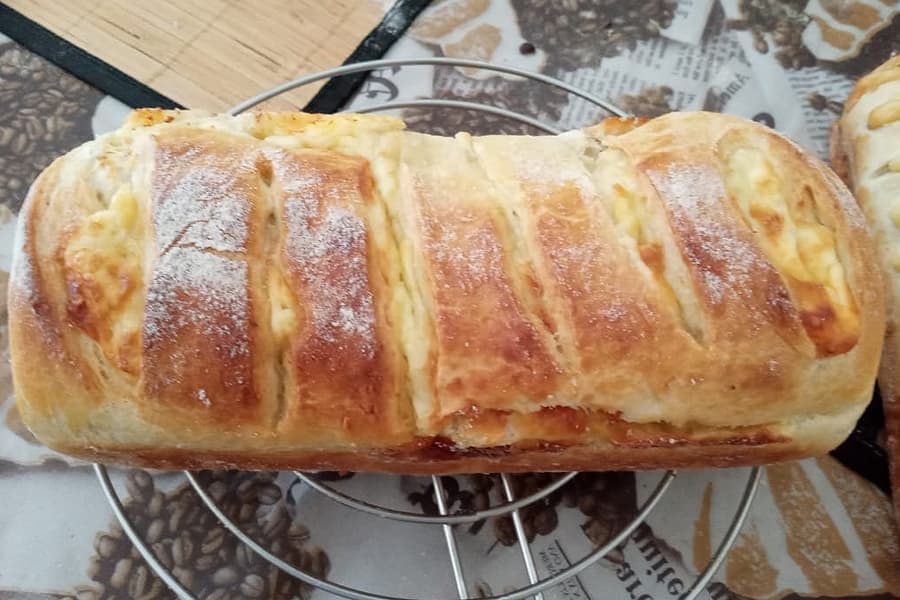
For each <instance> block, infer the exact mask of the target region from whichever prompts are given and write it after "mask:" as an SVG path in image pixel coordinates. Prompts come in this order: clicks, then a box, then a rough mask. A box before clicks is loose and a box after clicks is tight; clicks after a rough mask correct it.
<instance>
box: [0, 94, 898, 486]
mask: <svg viewBox="0 0 900 600" xmlns="http://www.w3.org/2000/svg"><path fill="white" fill-rule="evenodd" d="M873 256H874V253H873V248H872V245H871V242H870V240H869V238H868V237H867V234H866V231H865V228H864V224H863V219H862V217H861V215H860V214H859V211H858V209H857V207H856V205H855V202H854V201H853V198H852V197H851V196H850V195H849V193H848V192H847V190H846V188H844V187H843V185H842V184H841V183H840V182H839V181H838V180H837V178H836V177H835V176H834V175H833V174H832V173H831V172H830V171H828V169H827V168H826V167H824V166H823V165H822V164H821V163H820V162H818V161H817V160H815V159H814V158H812V157H810V156H809V155H807V154H806V153H805V152H803V151H802V150H800V149H799V148H798V147H796V146H795V145H794V144H792V143H791V142H789V141H788V140H786V139H784V138H783V137H781V136H779V135H777V134H776V133H774V132H772V131H770V130H768V129H765V128H763V127H762V126H759V125H757V124H755V123H752V122H749V121H745V120H742V119H738V118H735V117H729V116H724V115H718V114H712V113H681V114H678V113H676V114H671V115H667V116H663V117H659V118H657V119H653V120H651V121H648V122H641V121H637V120H624V121H623V120H611V121H607V122H604V123H601V124H600V125H598V126H595V127H591V128H587V129H584V130H578V131H572V132H568V133H566V134H563V135H560V136H555V137H527V136H485V137H473V136H470V135H468V134H459V135H457V136H456V137H454V138H444V137H437V136H429V135H423V134H418V133H412V132H407V131H405V130H404V127H403V123H402V122H401V121H399V120H397V119H393V118H387V117H375V116H364V115H335V116H324V115H307V114H302V113H257V114H244V115H240V116H237V117H233V116H223V115H210V114H206V113H202V112H199V111H162V110H139V111H136V112H135V113H133V114H132V115H131V117H130V118H129V119H128V121H127V122H126V123H125V125H124V126H123V127H122V128H121V129H120V130H118V131H116V132H114V133H111V134H108V135H106V136H102V137H100V138H98V139H97V140H95V141H93V142H89V143H87V144H85V145H83V146H81V147H80V148H77V149H75V150H73V151H72V152H70V153H69V154H67V155H66V156H64V157H62V158H60V159H58V160H57V161H56V162H54V163H53V164H52V165H51V166H50V167H49V168H48V169H47V170H46V171H45V172H44V173H43V174H42V175H41V176H40V177H39V178H38V180H37V181H36V182H35V183H34V185H33V186H32V189H31V191H30V194H29V197H28V199H27V201H26V204H25V207H24V208H23V211H22V213H21V215H20V231H19V234H18V248H17V254H16V257H15V259H14V267H13V276H12V278H11V284H10V292H9V300H10V329H11V332H10V333H11V346H12V358H13V372H14V378H15V384H16V392H17V401H18V403H19V406H20V410H21V412H22V415H23V419H24V420H25V422H26V423H27V424H28V425H29V427H30V428H31V429H32V430H33V431H34V433H35V435H36V436H37V437H38V438H39V439H40V440H42V441H43V442H44V443H46V444H48V445H49V446H51V447H53V448H56V449H58V450H60V451H62V452H66V453H70V454H73V455H77V456H82V457H86V458H89V459H93V460H108V461H113V462H120V463H128V464H139V465H146V466H153V467H160V468H200V467H212V466H216V467H223V466H227V467H235V468H244V469H255V468H259V469H275V468H293V469H307V470H308V469H337V470H357V471H359V470H370V471H390V472H403V473H440V472H485V471H490V472H497V471H524V470H543V471H548V470H575V469H578V470H606V469H643V468H673V467H685V466H727V465H745V464H759V463H765V462H772V461H778V460H785V459H792V458H799V457H805V456H811V455H816V454H821V453H824V452H827V451H828V450H830V449H831V448H833V447H834V446H835V445H837V444H838V443H840V442H841V441H842V440H843V439H844V437H845V436H846V435H847V434H848V433H849V431H850V429H851V428H852V426H853V424H854V423H855V421H856V419H857V418H858V416H859V414H860V413H861V412H862V410H863V408H864V407H865V405H866V404H867V403H868V400H869V398H870V396H871V393H872V387H873V384H874V377H875V371H876V368H877V363H878V356H879V353H880V351H881V338H882V335H883V332H884V300H883V291H882V282H881V279H880V276H879V273H878V270H877V268H876V266H875V265H874V262H873Z"/></svg>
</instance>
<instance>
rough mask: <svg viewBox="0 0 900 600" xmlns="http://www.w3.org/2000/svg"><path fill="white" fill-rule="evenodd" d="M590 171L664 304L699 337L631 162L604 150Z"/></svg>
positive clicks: (698, 328) (620, 153) (621, 154)
mask: <svg viewBox="0 0 900 600" xmlns="http://www.w3.org/2000/svg"><path fill="white" fill-rule="evenodd" d="M592 171H593V178H594V183H595V185H596V186H597V191H598V192H599V196H600V198H601V201H602V202H603V204H604V205H605V207H606V210H607V212H608V213H609V215H610V217H611V218H612V220H613V222H614V223H615V225H616V228H617V229H618V230H619V232H620V233H621V234H622V237H623V238H624V239H625V240H631V242H633V243H634V248H635V250H636V251H637V256H638V257H639V258H640V260H641V262H642V263H643V264H644V265H645V266H646V267H647V269H648V270H649V271H650V273H651V275H652V276H653V281H654V282H655V284H656V286H657V289H658V290H659V292H660V295H661V296H662V299H663V301H664V302H665V303H666V304H668V305H669V306H670V307H671V308H672V310H673V312H675V313H676V314H678V315H679V318H680V319H681V320H682V322H683V323H684V325H685V328H686V329H687V330H688V331H689V332H690V333H691V335H693V336H695V337H697V336H699V335H700V331H701V330H702V327H701V325H700V324H699V323H697V322H695V319H692V318H691V316H690V313H689V311H688V308H687V307H686V306H684V305H683V303H682V299H680V298H679V297H678V295H677V294H676V293H675V290H674V289H673V288H672V285H671V283H670V281H669V278H668V277H667V275H666V255H665V249H664V247H663V243H662V240H660V239H659V236H658V235H657V233H656V232H655V231H654V229H653V227H651V226H650V224H649V221H650V214H649V208H648V206H647V202H648V199H647V196H646V194H645V193H644V192H643V191H642V190H641V188H640V185H639V182H638V175H637V172H636V170H635V168H634V166H633V164H632V161H631V159H630V158H629V157H628V155H627V154H625V152H623V151H621V150H619V149H617V148H607V149H605V150H603V151H602V152H600V153H599V154H598V155H597V156H596V157H595V160H594V162H593V165H592ZM626 243H628V242H626Z"/></svg>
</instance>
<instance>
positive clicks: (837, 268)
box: [725, 147, 859, 356]
mask: <svg viewBox="0 0 900 600" xmlns="http://www.w3.org/2000/svg"><path fill="white" fill-rule="evenodd" d="M725 184H726V188H727V189H728V193H729V195H730V196H731V197H732V198H733V199H734V201H735V202H736V203H737V205H738V207H739V208H740V210H741V211H742V213H743V214H744V217H745V219H746V220H747V222H748V224H749V226H750V228H751V229H752V230H753V231H754V233H755V234H756V237H757V239H758V240H759V242H760V244H761V245H762V248H763V250H764V252H765V253H766V256H767V257H768V259H769V260H770V261H771V262H772V264H773V265H775V267H776V268H777V269H778V270H779V271H780V272H781V273H782V276H783V277H784V278H785V279H786V282H787V284H788V288H789V289H790V291H791V294H792V296H793V297H794V302H795V303H796V304H797V306H798V308H799V310H800V316H801V319H802V320H803V323H804V326H805V327H806V330H807V334H808V335H809V336H810V339H811V340H812V341H813V343H814V344H815V345H816V348H817V351H818V353H819V354H820V355H825V356H827V355H833V354H840V353H843V352H846V351H847V350H849V349H850V348H852V347H853V346H854V345H855V344H856V341H857V338H858V336H859V314H858V310H857V307H856V303H855V300H854V298H853V296H852V294H851V293H850V288H849V286H848V285H847V280H846V274H845V272H844V267H843V265H842V264H841V261H840V258H839V256H838V250H837V241H836V240H835V236H834V232H833V231H832V230H831V229H830V228H829V227H827V226H826V225H824V224H823V223H821V222H820V221H819V219H818V218H817V216H816V207H815V198H814V197H813V195H812V192H811V191H810V190H809V189H808V188H803V189H802V190H800V191H799V192H793V193H790V192H788V191H786V190H785V186H784V185H783V183H782V181H781V179H780V178H779V176H778V173H777V172H776V170H775V168H774V167H773V165H772V164H771V163H770V162H769V159H768V158H767V157H766V154H765V153H764V152H762V151H761V150H759V149H757V148H748V147H741V148H737V149H735V150H734V151H732V152H731V153H730V154H728V156H727V159H726V181H725Z"/></svg>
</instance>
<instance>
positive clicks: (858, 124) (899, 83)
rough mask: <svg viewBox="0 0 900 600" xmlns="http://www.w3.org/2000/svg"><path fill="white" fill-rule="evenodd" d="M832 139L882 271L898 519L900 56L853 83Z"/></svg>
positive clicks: (883, 385)
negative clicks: (884, 292)
mask: <svg viewBox="0 0 900 600" xmlns="http://www.w3.org/2000/svg"><path fill="white" fill-rule="evenodd" d="M831 141H832V145H831V154H832V162H833V164H834V165H835V168H836V169H837V170H838V172H839V173H840V174H841V175H842V176H843V177H844V178H845V179H846V180H847V181H848V183H849V184H850V185H851V187H852V189H853V190H854V192H855V195H856V199H857V200H858V201H859V205H860V207H861V208H862V211H863V213H864V214H865V216H866V219H867V220H868V222H869V226H870V230H871V233H872V236H873V238H874V240H875V244H876V250H877V252H878V254H879V264H880V265H881V269H882V272H883V273H884V280H885V286H886V299H887V337H886V339H885V343H884V353H883V355H882V358H881V369H880V371H879V374H878V387H879V390H880V391H881V398H882V402H883V403H884V413H885V424H886V428H885V429H886V432H887V449H888V455H889V456H890V462H891V481H892V483H893V486H894V503H895V507H896V509H897V514H898V515H900V56H895V57H894V58H892V59H890V60H888V61H887V62H886V63H884V64H883V65H881V66H880V67H878V68H877V69H875V70H874V71H873V72H872V73H870V74H869V75H867V76H865V77H863V78H862V79H860V80H859V81H858V82H857V84H856V87H855V88H854V89H853V92H852V93H851V94H850V97H849V98H848V99H847V102H846V103H845V104H844V114H843V116H842V117H841V119H840V120H839V121H838V123H837V126H836V128H835V135H833V136H832V140H831Z"/></svg>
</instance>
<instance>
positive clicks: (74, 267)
mask: <svg viewBox="0 0 900 600" xmlns="http://www.w3.org/2000/svg"><path fill="white" fill-rule="evenodd" d="M139 221H140V220H139V219H138V204H137V200H136V199H135V197H134V195H133V194H132V193H131V189H130V188H129V187H127V186H126V187H123V188H121V189H119V191H118V192H117V193H116V194H115V195H114V196H113V199H112V201H111V202H110V204H109V208H107V209H104V210H101V211H98V212H96V213H94V214H92V215H90V216H89V217H87V218H86V219H85V221H84V222H83V223H82V224H81V226H80V227H79V228H78V229H77V230H76V231H75V232H74V234H73V235H72V237H71V238H70V239H69V242H68V244H67V246H66V248H65V251H64V254H63V266H64V271H65V275H66V284H67V297H66V311H67V313H68V316H69V319H70V321H71V322H72V323H73V324H74V325H75V326H77V327H79V328H80V329H81V330H82V331H84V332H85V333H86V334H88V335H89V336H90V337H91V338H92V339H94V340H95V341H96V342H97V343H98V344H99V345H100V347H101V349H102V350H103V353H104V355H105V356H106V358H107V359H108V360H110V361H111V362H112V363H113V364H115V365H117V366H118V367H119V368H121V369H122V370H124V371H126V372H127V373H131V374H136V373H137V372H138V370H139V368H140V364H139V362H140V331H141V316H142V312H143V311H142V303H143V272H142V266H141V261H142V246H143V241H142V240H143V237H144V232H143V229H142V227H141V226H140V224H139Z"/></svg>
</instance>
